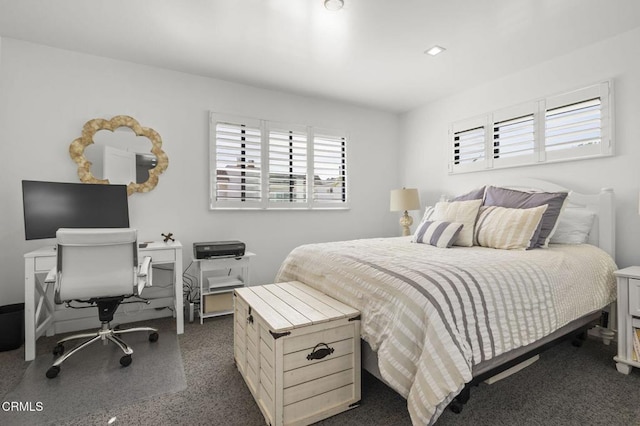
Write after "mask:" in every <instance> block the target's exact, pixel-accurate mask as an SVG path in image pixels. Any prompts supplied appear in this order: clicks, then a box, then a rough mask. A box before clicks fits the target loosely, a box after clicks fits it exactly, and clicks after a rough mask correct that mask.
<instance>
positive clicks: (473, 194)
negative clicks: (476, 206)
mask: <svg viewBox="0 0 640 426" xmlns="http://www.w3.org/2000/svg"><path fill="white" fill-rule="evenodd" d="M485 188H486V187H484V186H483V187H482V188H478V189H474V190H473V191H469V192H467V193H466V194H462V195H458V196H457V197H455V198H452V199H451V200H449V201H469V200H482V199H483V198H484V189H485Z"/></svg>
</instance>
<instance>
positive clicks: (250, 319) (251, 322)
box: [247, 315, 253, 324]
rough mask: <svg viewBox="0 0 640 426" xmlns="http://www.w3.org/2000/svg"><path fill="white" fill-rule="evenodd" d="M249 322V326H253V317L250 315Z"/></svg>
mask: <svg viewBox="0 0 640 426" xmlns="http://www.w3.org/2000/svg"><path fill="white" fill-rule="evenodd" d="M247 322H248V323H249V324H253V315H249V316H248V317H247Z"/></svg>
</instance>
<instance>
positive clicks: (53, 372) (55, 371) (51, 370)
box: [47, 365, 60, 379]
mask: <svg viewBox="0 0 640 426" xmlns="http://www.w3.org/2000/svg"><path fill="white" fill-rule="evenodd" d="M59 372H60V367H58V366H57V365H54V366H53V367H50V368H49V369H48V370H47V377H48V378H49V379H53V378H54V377H56V376H57V375H58V373H59Z"/></svg>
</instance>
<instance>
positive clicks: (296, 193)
mask: <svg viewBox="0 0 640 426" xmlns="http://www.w3.org/2000/svg"><path fill="white" fill-rule="evenodd" d="M307 162H308V159H307V130H306V128H298V129H295V128H292V127H291V126H287V127H283V128H278V127H275V128H270V129H269V179H268V191H269V203H296V204H297V205H301V204H304V203H307Z"/></svg>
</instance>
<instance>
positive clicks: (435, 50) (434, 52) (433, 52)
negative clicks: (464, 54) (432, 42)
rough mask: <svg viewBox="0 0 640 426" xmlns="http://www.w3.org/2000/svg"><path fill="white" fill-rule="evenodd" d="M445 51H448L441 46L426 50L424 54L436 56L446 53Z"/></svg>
mask: <svg viewBox="0 0 640 426" xmlns="http://www.w3.org/2000/svg"><path fill="white" fill-rule="evenodd" d="M445 50H447V49H445V48H444V47H441V46H433V47H432V48H431V49H429V50H425V52H424V53H426V54H427V55H431V56H436V55H437V54H438V53H442V52H444V51H445Z"/></svg>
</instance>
